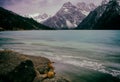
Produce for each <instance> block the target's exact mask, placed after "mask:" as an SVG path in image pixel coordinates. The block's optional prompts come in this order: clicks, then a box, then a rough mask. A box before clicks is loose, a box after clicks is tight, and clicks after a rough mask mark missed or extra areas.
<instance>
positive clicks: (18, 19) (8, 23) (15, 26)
mask: <svg viewBox="0 0 120 82" xmlns="http://www.w3.org/2000/svg"><path fill="white" fill-rule="evenodd" d="M0 19H1V20H0V30H39V29H51V28H49V27H48V26H45V25H42V24H40V23H38V22H36V21H35V20H33V19H32V18H25V17H22V16H20V15H18V14H16V13H14V12H12V11H9V10H6V9H4V8H2V7H0Z"/></svg>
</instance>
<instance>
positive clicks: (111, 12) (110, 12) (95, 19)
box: [77, 0, 120, 30]
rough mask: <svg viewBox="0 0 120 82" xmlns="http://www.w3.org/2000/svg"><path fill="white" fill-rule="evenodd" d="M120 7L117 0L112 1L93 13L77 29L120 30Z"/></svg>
mask: <svg viewBox="0 0 120 82" xmlns="http://www.w3.org/2000/svg"><path fill="white" fill-rule="evenodd" d="M119 21H120V6H119V2H117V0H110V1H109V2H108V3H107V4H102V5H101V6H99V7H97V8H96V9H95V10H94V11H92V12H91V13H90V14H89V15H88V16H87V17H86V18H85V19H84V20H83V21H82V22H81V23H80V24H79V25H78V27H77V29H101V30H104V29H106V30H112V29H114V30H115V29H116V30H117V29H120V28H119V27H120V23H119Z"/></svg>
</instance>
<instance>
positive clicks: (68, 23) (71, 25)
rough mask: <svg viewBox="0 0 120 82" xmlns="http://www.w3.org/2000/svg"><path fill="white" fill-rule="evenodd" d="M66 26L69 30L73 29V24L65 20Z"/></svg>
mask: <svg viewBox="0 0 120 82" xmlns="http://www.w3.org/2000/svg"><path fill="white" fill-rule="evenodd" d="M66 24H67V26H68V27H69V28H71V27H75V26H74V24H72V23H71V22H70V21H69V20H66Z"/></svg>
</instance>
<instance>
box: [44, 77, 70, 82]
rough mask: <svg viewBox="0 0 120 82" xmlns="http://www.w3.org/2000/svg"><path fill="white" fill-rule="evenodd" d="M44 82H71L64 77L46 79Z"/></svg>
mask: <svg viewBox="0 0 120 82" xmlns="http://www.w3.org/2000/svg"><path fill="white" fill-rule="evenodd" d="M43 82H70V81H68V80H67V79H65V78H62V77H54V78H52V79H49V78H48V79H45V80H44V81H43Z"/></svg>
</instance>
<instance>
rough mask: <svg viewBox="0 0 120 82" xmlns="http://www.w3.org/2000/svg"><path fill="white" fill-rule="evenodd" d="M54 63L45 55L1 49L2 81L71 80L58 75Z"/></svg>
mask: <svg viewBox="0 0 120 82" xmlns="http://www.w3.org/2000/svg"><path fill="white" fill-rule="evenodd" d="M53 63H54V62H51V61H50V60H49V59H47V58H44V57H36V56H28V55H25V54H20V53H17V52H14V51H11V50H1V51H0V82H70V81H68V80H67V79H66V78H64V77H60V76H56V73H55V71H54V67H53Z"/></svg>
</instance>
